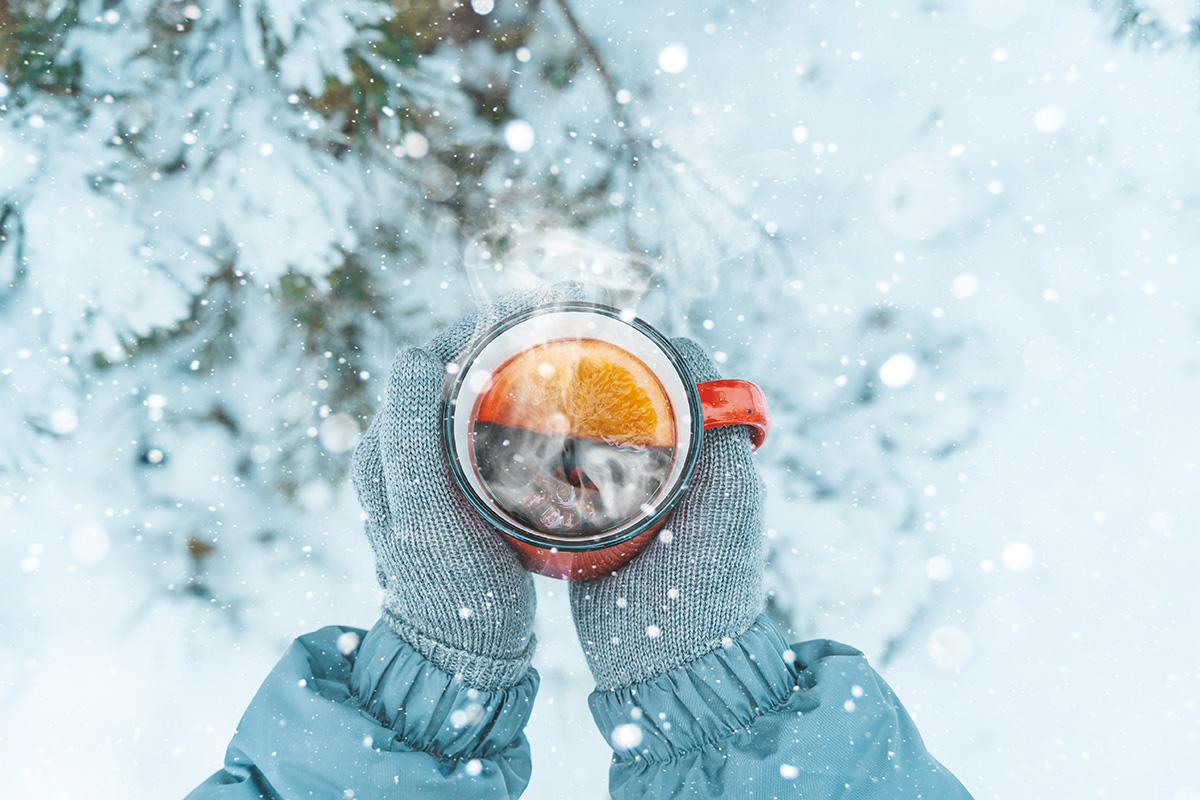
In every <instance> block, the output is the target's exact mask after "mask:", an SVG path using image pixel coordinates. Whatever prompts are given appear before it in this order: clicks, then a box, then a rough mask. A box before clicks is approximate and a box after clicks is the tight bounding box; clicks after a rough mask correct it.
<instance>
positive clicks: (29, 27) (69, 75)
mask: <svg viewBox="0 0 1200 800" xmlns="http://www.w3.org/2000/svg"><path fill="white" fill-rule="evenodd" d="M52 10H53V5H52V4H51V3H49V2H47V1H46V0H31V1H30V2H24V3H13V4H7V3H3V4H0V75H2V76H3V81H4V83H6V84H7V85H8V87H9V88H10V90H14V89H19V88H25V87H29V88H32V89H36V90H38V91H42V92H46V93H48V94H75V93H76V92H77V91H78V90H79V73H80V70H79V65H78V64H77V63H74V62H67V63H63V61H62V60H61V59H59V58H58V55H59V52H60V51H61V49H62V44H63V39H64V38H65V37H66V35H67V33H68V32H69V31H70V30H71V28H73V27H74V26H75V25H77V24H79V2H78V0H72V1H71V2H68V3H67V4H66V5H64V6H63V7H62V8H61V9H60V10H59V11H58V13H57V14H54V15H53V16H48V14H49V13H50V12H51V11H52Z"/></svg>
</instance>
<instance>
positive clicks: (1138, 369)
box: [0, 0, 1200, 800]
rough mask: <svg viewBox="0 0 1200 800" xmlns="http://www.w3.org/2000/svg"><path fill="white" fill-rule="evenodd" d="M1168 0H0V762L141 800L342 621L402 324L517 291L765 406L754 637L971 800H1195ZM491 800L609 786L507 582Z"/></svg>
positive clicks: (1188, 372)
mask: <svg viewBox="0 0 1200 800" xmlns="http://www.w3.org/2000/svg"><path fill="white" fill-rule="evenodd" d="M1198 49H1200V3H1198V2H1195V0H1144V1H1143V2H1133V1H1132V0H1129V1H1128V2H1119V1H1117V0H1098V1H1097V2H1094V3H1086V2H1081V3H1077V2H1059V3H1035V2H1027V0H965V1H964V2H951V1H950V0H896V2H894V3H890V4H879V3H849V2H834V0H825V1H823V2H822V1H818V2H813V3H798V2H787V1H786V0H733V1H732V2H728V3H723V4H709V3H670V2H658V0H642V1H641V2H637V3H607V2H585V1H584V0H520V1H518V0H473V1H472V2H458V0H391V2H390V3H388V2H375V1H374V0H320V1H318V0H242V2H222V1H221V0H214V1H213V2H202V1H201V0H182V1H181V0H102V1H97V0H87V1H86V2H79V1H78V0H6V2H0V404H2V405H3V407H4V408H5V409H6V411H7V413H5V414H3V415H2V416H0V570H2V571H3V579H2V580H0V765H2V766H3V770H2V772H3V774H4V776H5V777H4V782H5V789H4V795H5V796H6V797H12V798H39V800H40V799H42V798H54V799H55V800H73V799H74V798H118V797H120V798H130V797H147V798H149V797H154V798H162V797H181V796H182V795H184V794H186V792H187V791H188V790H190V789H191V788H192V787H193V786H194V785H196V784H197V783H199V782H200V781H201V780H203V779H204V778H205V777H206V776H207V775H208V774H210V773H211V772H212V771H214V770H216V769H217V768H218V767H219V766H220V764H221V759H222V755H223V752H224V747H225V744H226V743H227V741H228V739H229V737H230V735H231V734H232V732H233V729H234V727H235V725H236V724H237V720H238V718H239V717H240V715H241V712H242V711H243V710H244V708H245V706H246V704H247V703H248V702H249V700H250V698H251V697H252V695H253V693H254V691H255V689H256V688H257V686H258V684H259V682H260V681H261V680H262V679H263V677H265V675H266V673H267V671H268V670H269V669H270V668H271V666H272V665H273V664H274V663H275V661H276V660H277V658H278V657H279V655H280V654H281V653H282V651H283V649H284V647H285V646H286V644H287V643H288V642H289V641H290V640H291V639H292V638H293V637H294V636H296V635H299V634H301V633H304V632H307V631H309V630H312V629H315V628H317V627H320V626H322V625H326V624H331V623H341V624H352V625H358V626H360V627H369V626H370V625H371V624H372V623H373V622H374V620H375V618H376V615H377V609H378V597H379V595H378V587H377V585H376V584H375V579H374V571H373V562H372V558H371V553H370V549H369V547H368V546H367V544H366V540H365V538H364V537H363V534H362V520H361V516H360V512H359V508H358V505H357V502H356V500H355V498H354V495H353V491H352V489H351V487H350V483H349V481H348V480H347V474H346V473H347V468H348V466H349V461H350V455H351V452H352V450H353V447H354V444H355V442H356V441H357V438H358V436H359V434H360V432H362V431H364V430H365V429H366V426H367V424H368V423H369V420H370V418H371V415H372V414H373V411H374V409H375V407H376V405H377V403H378V402H379V400H380V395H381V394H382V381H383V378H384V377H385V375H386V371H387V367H388V364H389V363H390V360H391V357H392V355H393V354H394V353H395V351H396V350H397V349H398V348H399V347H402V346H403V345H405V344H411V343H420V342H422V341H424V340H426V339H427V338H428V337H429V336H431V335H432V334H433V333H434V332H436V331H438V330H440V329H441V328H442V327H444V326H445V325H446V324H448V323H449V322H450V321H452V320H453V319H455V318H456V317H458V316H459V315H460V314H462V313H464V312H466V311H468V310H470V309H471V308H473V307H474V306H475V305H476V304H478V303H481V302H486V301H487V300H488V299H489V298H493V297H495V296H496V295H497V294H498V293H500V292H502V291H504V290H505V289H507V288H512V287H520V286H527V285H530V284H532V283H536V282H538V281H546V280H558V279H561V278H568V277H570V278H577V279H581V280H585V281H586V282H587V283H588V285H589V286H590V287H591V288H592V291H593V292H594V294H595V296H597V297H598V298H599V299H606V300H608V301H610V302H613V303H616V304H619V305H622V306H624V307H631V308H636V309H637V311H638V313H639V314H641V315H642V316H643V317H644V318H646V319H647V320H648V321H650V322H651V323H652V324H654V325H656V326H658V327H659V328H660V329H662V330H664V331H665V332H667V333H669V334H672V335H681V334H682V335H689V336H692V337H694V338H696V339H698V340H700V341H701V342H702V343H704V344H705V345H706V346H707V347H709V348H710V351H711V352H712V353H713V355H714V357H715V358H716V360H717V361H718V362H720V364H721V366H722V369H723V370H724V371H725V372H726V374H727V375H729V376H737V377H743V378H749V379H752V380H754V381H756V382H758V383H759V384H760V385H761V386H763V387H764V389H765V391H766V393H767V396H768V398H769V399H770V402H771V405H772V411H773V416H774V419H773V422H774V427H773V431H772V434H771V438H770V440H769V441H768V443H767V446H766V447H765V448H764V449H763V450H762V451H760V453H759V454H758V456H757V458H758V460H759V465H760V467H761V468H762V471H763V473H764V476H765V477H766V479H767V482H768V485H769V489H770V497H769V508H768V524H769V530H768V531H767V535H768V536H769V537H770V559H769V564H768V581H769V586H770V588H771V597H770V604H769V609H768V611H769V613H770V614H772V615H773V616H774V617H775V619H777V620H778V621H779V622H780V623H781V624H782V625H783V626H784V627H785V628H787V629H788V631H789V637H790V638H791V640H793V641H795V640H799V639H802V638H813V637H829V638H836V639H840V640H842V641H845V642H847V643H849V644H852V645H854V646H856V647H858V648H860V649H862V650H864V651H865V652H866V653H867V654H868V656H870V658H871V659H872V661H873V663H874V665H875V666H876V668H877V669H879V670H880V671H881V672H882V673H883V675H884V676H885V677H886V678H887V679H888V680H889V682H890V683H891V684H892V686H893V687H894V688H895V689H896V691H897V693H898V694H899V696H900V697H901V699H902V700H903V701H904V703H905V704H906V705H907V707H908V708H909V710H910V711H911V712H912V713H913V715H914V717H915V718H916V720H917V723H918V725H919V727H920V729H921V731H922V733H923V735H924V737H925V739H926V743H927V744H928V745H929V746H930V748H931V749H932V751H933V752H934V753H935V755H937V756H938V758H939V759H941V760H942V761H943V762H944V763H945V764H946V765H947V766H948V767H949V768H950V769H951V770H952V771H953V772H955V773H956V774H957V775H958V776H959V777H960V778H961V780H962V781H963V782H964V784H965V785H966V786H967V787H968V788H969V789H970V790H971V791H972V793H973V794H974V795H975V796H976V797H977V798H1030V797H1046V798H1084V797H1087V798H1091V797H1120V798H1140V797H1146V798H1150V797H1153V798H1167V799H1168V800H1196V798H1200V765H1198V763H1197V761H1196V759H1195V753H1196V748H1197V736H1198V735H1200V719H1198V717H1200V710H1198V708H1197V700H1200V687H1198V680H1200V677H1198V673H1197V670H1196V667H1195V663H1196V660H1197V657H1200V641H1198V640H1197V637H1196V634H1195V626H1194V623H1189V622H1188V621H1187V620H1188V619H1192V618H1193V617H1192V615H1194V613H1195V611H1196V609H1197V607H1198V605H1200V603H1198V600H1200V597H1198V594H1200V590H1198V588H1197V586H1198V583H1197V579H1196V577H1195V572H1196V566H1197V560H1198V558H1200V543H1198V542H1197V540H1196V535H1195V534H1196V525H1197V512H1198V510H1200V509H1198V504H1197V499H1196V498H1197V494H1198V492H1197V490H1196V484H1197V445H1200V435H1198V426H1197V422H1196V414H1195V398H1196V397H1197V393H1198V392H1197V390H1198V389H1200V308H1198V306H1197V301H1198V300H1200V296H1198V295H1200V275H1198V274H1197V264H1198V258H1200V157H1198V154H1200V80H1198V78H1200V53H1198V52H1197V50H1198ZM537 585H538V589H539V622H538V626H539V627H538V635H539V638H540V640H541V646H540V650H539V652H538V655H537V656H536V658H535V662H534V663H535V666H536V667H537V668H538V669H539V670H540V672H541V674H542V678H543V682H542V689H541V693H540V695H539V700H538V705H537V707H536V709H535V711H534V715H533V718H532V720H531V722H530V725H529V729H528V734H529V736H530V739H531V742H532V746H533V758H534V776H533V782H532V783H531V784H530V787H529V790H528V792H527V794H526V797H528V798H553V797H564V796H570V797H580V798H603V797H605V796H607V792H606V788H605V786H606V774H607V764H608V758H609V750H608V748H607V745H606V743H605V742H604V741H603V739H602V737H601V736H600V734H599V733H598V732H597V731H596V730H595V728H594V726H593V724H592V722H591V719H590V716H589V714H588V711H587V707H586V695H587V693H588V692H589V691H590V690H591V688H592V682H591V678H590V676H589V674H588V672H587V669H586V666H585V664H584V662H583V659H582V656H581V655H580V653H579V649H578V645H577V644H576V641H575V636H574V631H573V629H572V627H571V623H570V614H569V609H568V608H567V604H566V592H565V584H562V583H559V582H555V581H552V580H548V579H547V580H543V579H540V578H539V579H538V584H537Z"/></svg>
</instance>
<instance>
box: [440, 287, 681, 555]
mask: <svg viewBox="0 0 1200 800" xmlns="http://www.w3.org/2000/svg"><path fill="white" fill-rule="evenodd" d="M572 311H574V312H581V311H582V312H589V313H595V314H599V315H601V316H606V317H611V318H614V319H617V320H620V321H621V322H622V323H624V324H626V325H629V326H631V327H633V328H634V329H635V330H637V331H638V332H639V333H641V334H643V335H644V336H646V338H648V339H650V340H651V341H652V342H653V343H654V344H655V345H656V346H657V347H658V348H659V349H660V350H661V351H662V352H663V354H664V355H665V356H666V357H667V360H668V361H669V362H670V363H671V365H672V366H673V367H674V368H675V370H676V371H677V372H678V373H679V377H680V378H681V379H682V382H683V387H684V392H685V394H686V395H687V404H688V411H689V414H690V418H691V420H692V424H691V431H690V435H691V437H690V446H689V447H688V452H687V455H686V456H685V461H684V464H683V468H682V470H681V471H680V472H679V475H678V477H677V478H676V480H675V485H674V486H672V487H671V489H670V491H668V492H667V494H666V495H665V496H663V498H662V500H661V501H660V502H659V504H658V507H657V508H656V509H655V511H654V513H653V514H650V515H647V516H645V517H643V518H642V519H641V520H640V521H639V522H637V523H636V524H634V525H631V526H630V527H628V528H625V529H624V530H621V532H620V533H619V534H618V535H615V536H605V535H604V534H600V536H599V538H593V539H591V540H590V541H580V540H579V537H566V536H562V537H559V536H553V535H551V534H546V533H543V534H535V533H531V532H530V531H528V530H524V529H522V528H519V527H518V526H517V525H515V524H514V523H513V521H511V520H509V519H508V518H507V517H505V516H504V515H502V514H500V513H499V512H498V511H496V510H495V509H494V508H492V506H491V505H489V504H488V503H487V502H485V501H484V500H483V498H481V497H479V496H478V495H477V493H476V492H475V489H474V487H473V486H471V483H470V481H469V480H468V479H467V476H466V473H465V472H464V470H463V465H462V463H461V459H460V458H459V453H458V448H457V445H456V443H455V437H454V418H455V411H456V410H457V401H458V395H459V392H460V390H461V389H462V387H463V383H464V381H465V379H466V375H467V372H468V371H469V370H468V369H467V368H466V367H464V366H463V365H470V364H471V363H473V362H474V360H475V359H476V357H477V356H478V355H479V354H480V353H482V352H483V350H484V349H485V348H486V347H487V346H488V345H489V344H490V343H491V342H492V341H493V340H495V339H496V337H498V336H499V335H500V334H501V333H503V332H504V331H506V330H508V329H510V328H512V327H513V326H514V325H517V324H519V323H521V322H524V321H525V320H527V319H532V318H534V317H537V316H542V315H546V314H553V313H558V312H572ZM635 355H636V354H635ZM458 363H459V365H460V366H459V370H458V372H457V373H456V374H455V376H454V380H453V381H452V382H451V384H450V388H449V391H448V394H447V396H446V400H445V403H444V406H445V410H444V413H443V415H442V441H443V445H444V446H445V448H446V450H445V452H446V455H447V459H446V460H447V461H448V462H449V465H450V470H451V473H452V474H453V476H454V482H455V484H456V485H457V486H458V489H459V491H461V492H462V494H463V495H464V496H465V497H466V499H467V502H469V503H470V504H471V506H472V508H474V509H475V511H476V512H477V513H478V514H479V515H480V516H482V517H483V518H484V519H485V520H486V521H487V522H488V523H490V524H491V525H492V526H493V527H495V528H496V529H497V530H499V531H500V533H501V534H503V535H504V536H508V537H510V538H512V539H516V540H517V541H520V542H524V543H525V544H529V545H532V546H534V547H540V548H543V549H546V550H550V551H551V552H557V551H563V552H589V551H597V550H606V549H608V548H610V547H616V546H618V545H621V544H624V543H625V542H627V541H629V540H630V539H633V538H635V537H637V536H639V535H641V534H643V533H645V532H646V531H647V530H649V529H650V528H653V527H655V526H656V525H661V524H662V522H663V521H664V520H665V519H666V518H667V517H668V516H669V515H670V514H671V513H672V512H673V511H674V510H675V505H676V504H677V503H678V502H679V498H680V495H682V494H683V492H684V491H685V490H686V489H687V485H688V482H689V481H690V480H691V477H692V472H693V471H695V468H696V463H697V461H698V460H699V458H700V448H701V446H702V443H703V438H704V417H703V413H702V409H701V404H700V392H699V390H698V389H697V388H696V380H695V377H694V376H693V375H692V372H691V370H690V369H689V368H688V365H687V362H686V361H684V359H683V356H681V355H680V354H679V351H678V350H676V349H675V346H674V345H672V344H671V342H670V340H669V339H667V337H665V336H663V335H662V334H661V333H660V332H659V331H658V330H656V329H655V328H654V327H653V326H652V325H650V324H649V323H648V322H646V321H645V320H643V319H642V318H641V317H638V316H636V315H635V316H632V317H631V316H630V314H629V312H628V311H624V312H623V311H622V309H619V308H616V307H615V306H609V305H604V304H602V303H590V302H585V301H581V300H569V301H564V302H558V303H547V304H544V305H539V306H534V307H532V308H527V309H523V310H522V311H518V312H517V313H515V314H511V315H509V316H507V317H505V318H503V319H501V320H500V321H498V322H497V323H496V324H495V325H493V326H492V327H491V329H490V330H489V331H488V332H487V333H485V334H484V335H483V336H482V337H481V338H480V339H479V340H478V341H477V342H476V343H475V344H474V345H473V346H472V347H471V349H470V351H468V353H467V354H466V355H465V356H463V357H462V358H460V359H458Z"/></svg>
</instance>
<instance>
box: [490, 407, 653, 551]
mask: <svg viewBox="0 0 1200 800" xmlns="http://www.w3.org/2000/svg"><path fill="white" fill-rule="evenodd" d="M471 436H472V451H473V453H472V454H473V457H474V461H475V468H476V470H477V471H478V474H479V476H480V478H481V479H482V480H483V483H484V486H485V487H486V488H487V491H488V493H489V494H491V496H492V498H493V499H494V500H495V502H496V504H497V505H498V506H500V508H501V509H503V510H504V511H505V512H506V513H507V514H508V515H509V516H511V517H513V518H514V519H516V520H518V521H520V522H522V523H523V524H525V525H528V526H529V527H531V528H533V529H535V530H539V531H542V532H544V533H549V534H553V535H557V536H564V535H566V536H592V535H595V534H598V533H602V532H604V531H606V530H611V529H613V528H616V527H618V526H620V525H623V524H625V523H626V522H629V521H630V520H633V519H636V518H637V517H639V516H642V515H643V514H645V513H646V511H645V510H644V507H645V506H646V505H647V504H648V503H649V502H650V501H651V500H652V499H653V498H654V496H655V495H656V494H657V493H658V490H659V489H660V488H661V487H662V485H663V483H664V482H665V481H666V480H667V477H668V476H669V475H670V472H671V461H672V455H673V453H672V451H673V448H670V447H641V446H631V445H617V444H612V443H609V442H605V441H600V440H595V439H585V438H579V437H573V436H567V435H565V434H547V433H538V432H535V431H529V430H524V429H522V428H516V427H512V426H509V425H502V424H500V423H496V422H484V421H482V420H476V421H475V424H474V428H473V430H472V434H471Z"/></svg>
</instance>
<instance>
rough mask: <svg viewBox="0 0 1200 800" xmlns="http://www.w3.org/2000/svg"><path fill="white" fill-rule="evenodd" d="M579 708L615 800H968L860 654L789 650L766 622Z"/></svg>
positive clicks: (832, 647) (825, 648)
mask: <svg viewBox="0 0 1200 800" xmlns="http://www.w3.org/2000/svg"><path fill="white" fill-rule="evenodd" d="M590 704H591V708H592V714H593V716H594V717H595V719H596V723H597V724H598V725H599V726H600V730H601V732H602V733H603V734H604V735H605V736H606V737H607V738H608V739H609V741H610V742H612V743H613V748H614V750H615V751H616V754H615V755H614V757H613V763H612V766H611V768H610V770H609V791H610V792H611V793H612V796H613V798H615V799H616V800H623V799H624V798H633V797H655V798H657V797H690V798H716V797H721V798H776V797H811V798H820V800H831V799H832V798H838V800H885V799H886V800H896V799H897V798H911V799H912V800H917V798H920V800H970V795H969V794H968V793H967V790H966V789H965V788H963V786H962V784H961V783H959V782H958V780H957V779H956V778H955V777H954V776H953V775H951V774H950V772H949V771H948V770H947V769H946V768H945V767H943V766H942V765H941V764H940V763H938V762H937V761H936V760H935V759H934V758H933V756H931V755H930V754H929V752H928V751H927V750H926V749H925V744H924V743H923V742H922V741H921V736H920V734H919V733H918V732H917V729H916V727H915V726H914V725H913V721H912V720H911V719H910V718H909V716H908V713H907V712H905V710H904V708H903V706H901V704H900V701H899V699H898V698H897V697H896V695H895V694H894V693H893V692H892V690H891V688H890V687H889V686H888V685H887V684H886V683H884V681H883V679H882V678H881V677H880V676H879V675H878V674H877V673H876V672H875V670H873V669H871V667H870V666H869V665H868V664H867V661H866V658H865V657H864V656H863V654H862V653H860V652H859V651H858V650H855V649H854V648H852V647H847V646H846V645H843V644H838V643H837V642H832V641H828V640H816V641H809V642H804V643H802V644H798V645H792V646H790V647H789V646H788V645H787V643H786V642H785V641H784V639H783V637H782V636H781V635H780V633H779V630H778V628H776V626H775V624H774V623H772V622H771V621H770V620H769V619H767V618H766V617H760V618H759V619H758V621H757V622H756V623H755V624H754V626H752V627H751V628H750V630H748V631H747V632H746V633H744V634H742V635H741V636H739V637H738V638H737V639H735V640H733V643H732V645H731V646H729V647H725V648H721V649H718V650H716V651H713V652H711V653H709V654H707V655H705V656H702V657H701V658H699V659H696V660H695V661H693V662H691V663H689V664H685V665H684V666H682V667H680V668H678V669H675V670H672V671H671V672H668V673H667V674H665V675H662V676H660V677H658V678H656V679H654V680H652V681H647V682H646V683H641V684H637V685H634V686H631V687H628V688H626V689H621V690H618V691H611V692H601V691H596V692H593V693H592V695H591V698H590Z"/></svg>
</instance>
